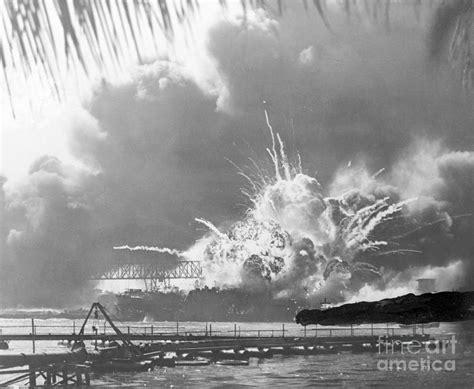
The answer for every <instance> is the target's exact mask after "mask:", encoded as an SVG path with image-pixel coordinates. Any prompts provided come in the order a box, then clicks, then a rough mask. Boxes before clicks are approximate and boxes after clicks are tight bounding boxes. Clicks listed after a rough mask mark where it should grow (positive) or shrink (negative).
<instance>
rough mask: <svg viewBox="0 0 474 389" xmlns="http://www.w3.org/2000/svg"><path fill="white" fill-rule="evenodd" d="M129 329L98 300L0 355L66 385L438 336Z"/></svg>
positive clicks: (34, 330) (2, 365)
mask: <svg viewBox="0 0 474 389" xmlns="http://www.w3.org/2000/svg"><path fill="white" fill-rule="evenodd" d="M92 313H93V314H94V317H95V322H94V323H95V324H94V325H93V326H92V327H91V329H92V332H91V333H86V324H87V320H88V319H89V317H90V316H91V315H92ZM99 314H102V315H103V316H104V319H105V322H104V326H103V327H101V328H102V333H99V330H98V327H97V319H98V317H99ZM105 323H108V324H109V326H110V328H107V327H106V325H105ZM122 328H124V327H122ZM109 329H111V330H112V331H109ZM124 329H125V331H123V330H121V329H120V328H119V327H117V326H116V325H115V324H114V322H113V321H112V320H111V319H110V317H109V316H108V314H107V312H106V311H105V309H104V308H103V307H102V306H101V305H100V304H98V303H94V304H93V305H92V308H91V310H90V312H89V314H88V316H87V318H86V320H85V321H84V323H83V324H82V327H81V328H80V330H79V331H78V332H77V333H75V332H76V331H75V330H76V328H75V325H74V327H73V331H72V333H71V332H70V333H67V329H65V328H61V329H58V330H57V331H56V333H53V332H48V333H38V327H37V326H35V324H34V320H32V326H31V331H30V332H29V333H23V334H22V333H11V334H9V333H2V334H1V335H0V341H1V340H6V341H31V342H32V346H33V347H32V348H33V354H4V355H0V374H7V373H11V372H12V370H11V368H12V367H21V366H28V369H23V370H15V372H17V373H18V374H19V375H18V376H17V379H16V380H15V378H9V380H8V381H6V382H7V383H8V384H13V383H15V382H19V380H21V379H23V380H29V382H30V386H35V385H36V379H37V378H42V379H43V381H44V383H45V384H46V385H53V381H55V382H56V383H58V382H59V383H62V384H65V385H67V384H69V383H72V384H77V385H88V384H89V383H90V376H89V372H94V371H98V372H99V371H100V372H107V371H117V370H118V371H145V370H151V369H154V368H155V367H164V366H169V367H173V366H195V365H205V364H209V363H218V364H231V365H234V366H244V365H248V362H249V359H250V358H259V359H263V358H272V357H273V356H274V355H321V354H328V353H339V352H353V353H360V352H377V351H380V349H381V347H385V346H386V345H388V344H392V345H393V344H399V345H401V344H409V343H412V342H419V343H424V342H428V341H431V340H432V338H431V337H430V336H429V335H428V334H425V333H424V331H423V329H422V331H421V333H418V332H417V329H416V327H415V328H413V331H407V330H406V329H401V328H396V327H389V326H388V325H387V326H386V327H380V326H378V327H374V326H371V327H369V328H367V327H363V328H362V327H361V328H359V327H350V328H347V327H346V328H327V327H323V328H318V327H316V328H311V329H308V328H306V327H305V328H304V329H302V330H301V331H302V333H301V336H294V330H293V334H292V335H291V336H290V335H289V334H288V329H287V328H285V324H282V326H281V329H270V330H269V329H265V330H264V329H261V330H255V329H253V330H244V331H243V332H244V335H242V331H241V329H240V327H239V328H238V327H237V324H235V325H234V328H233V330H232V329H231V330H220V331H213V330H212V324H209V325H207V324H206V327H205V330H204V331H196V330H195V331H186V330H185V329H184V330H183V328H180V326H179V324H178V323H177V324H176V327H175V330H176V331H175V332H166V333H164V332H159V328H154V327H153V326H147V327H141V329H142V331H141V332H138V331H136V329H134V328H131V327H130V326H125V328H124ZM58 332H61V333H58ZM41 341H60V343H61V344H64V345H67V346H70V347H71V351H65V352H63V353H56V354H54V353H50V354H47V353H35V344H36V342H41ZM85 342H90V343H85ZM119 342H120V343H119ZM134 342H140V344H137V343H134ZM86 345H88V346H86ZM1 369H10V370H3V371H2V370H1ZM1 384H5V382H3V383H0V385H1Z"/></svg>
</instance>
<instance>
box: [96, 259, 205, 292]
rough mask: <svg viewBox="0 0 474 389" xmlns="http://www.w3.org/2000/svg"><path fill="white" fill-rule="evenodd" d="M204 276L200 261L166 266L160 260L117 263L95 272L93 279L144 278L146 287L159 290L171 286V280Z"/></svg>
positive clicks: (180, 262) (179, 262) (181, 262)
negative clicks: (161, 287)
mask: <svg viewBox="0 0 474 389" xmlns="http://www.w3.org/2000/svg"><path fill="white" fill-rule="evenodd" d="M201 277H202V264H201V262H200V261H178V262H177V263H176V265H174V266H173V265H171V266H170V265H167V266H164V265H163V264H162V263H160V262H146V263H117V264H115V265H114V266H113V267H111V268H109V269H107V270H105V271H102V272H100V273H96V274H94V275H93V276H92V277H91V279H92V280H143V281H144V282H145V289H146V290H148V291H150V290H158V289H159V288H160V286H170V284H171V280H177V279H199V278H201Z"/></svg>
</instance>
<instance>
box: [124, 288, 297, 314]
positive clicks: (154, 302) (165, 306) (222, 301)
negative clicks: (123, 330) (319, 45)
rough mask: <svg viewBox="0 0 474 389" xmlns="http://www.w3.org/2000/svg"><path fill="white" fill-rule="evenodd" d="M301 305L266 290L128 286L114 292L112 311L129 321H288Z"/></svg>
mask: <svg viewBox="0 0 474 389" xmlns="http://www.w3.org/2000/svg"><path fill="white" fill-rule="evenodd" d="M300 308H301V307H300V306H299V305H298V304H297V303H296V301H295V300H292V299H274V298H273V297H272V296H271V294H269V293H257V292H249V291H245V290H243V289H219V288H216V287H213V288H208V287H204V288H197V289H194V290H191V291H190V292H189V293H184V292H182V291H178V290H172V291H169V292H160V291H142V290H141V289H130V290H128V291H126V292H124V293H121V294H119V295H117V302H116V306H115V313H116V315H117V316H118V317H120V318H121V319H122V320H129V321H142V320H144V319H145V318H150V319H151V320H160V321H174V320H181V321H291V320H293V318H294V316H295V313H296V312H297V311H298V310H299V309H300Z"/></svg>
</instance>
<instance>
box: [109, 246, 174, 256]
mask: <svg viewBox="0 0 474 389" xmlns="http://www.w3.org/2000/svg"><path fill="white" fill-rule="evenodd" d="M114 250H128V251H154V252H157V253H165V254H171V255H176V256H177V257H181V256H182V255H183V253H182V252H181V251H179V250H176V249H169V248H167V247H153V246H151V247H150V246H134V247H130V246H128V245H125V246H116V247H114Z"/></svg>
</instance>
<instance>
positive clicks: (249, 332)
mask: <svg viewBox="0 0 474 389" xmlns="http://www.w3.org/2000/svg"><path fill="white" fill-rule="evenodd" d="M213 324H214V328H213ZM247 324H248V323H247ZM288 324H290V328H288ZM196 325H197V323H196V324H194V325H193V326H190V327H186V326H185V325H184V324H183V323H182V322H181V323H180V322H176V324H175V325H169V324H167V323H166V324H156V323H155V324H153V323H152V324H143V325H137V324H130V325H128V324H123V325H117V327H118V328H119V329H120V330H121V331H122V332H123V333H124V334H126V335H135V336H137V335H140V336H141V335H143V336H145V337H150V338H151V337H153V338H159V337H164V338H165V337H173V336H177V337H180V336H182V337H185V338H187V337H196V336H199V337H232V338H237V337H257V338H264V337H266V338H268V337H270V338H274V337H285V336H291V337H311V336H312V337H332V336H395V335H404V334H410V335H416V334H423V333H424V330H423V325H418V326H416V325H415V326H413V327H411V328H399V327H394V326H390V325H388V324H387V325H370V324H368V325H362V326H353V325H351V326H345V327H336V326H334V327H325V326H320V325H319V326H318V325H316V326H311V327H310V326H308V327H303V328H301V327H300V326H297V325H294V324H292V323H286V324H285V323H283V324H281V326H280V327H278V326H277V325H275V327H274V328H260V329H255V328H242V326H243V323H239V324H237V323H235V324H233V326H229V325H227V326H224V324H223V323H205V326H204V328H202V327H201V329H199V328H198V327H197V326H196ZM229 327H230V328H229ZM79 328H80V326H79V325H76V323H75V322H73V323H72V324H71V325H58V324H38V323H36V322H35V320H34V319H32V321H31V325H2V326H1V330H0V338H2V339H8V337H9V335H10V336H13V335H18V336H20V335H29V336H30V337H36V338H37V339H38V340H40V338H41V335H43V337H44V336H45V335H46V336H47V335H68V336H70V335H75V334H77V331H78V330H79ZM86 333H89V334H90V335H95V336H97V337H104V336H108V335H113V334H114V331H113V329H112V328H111V327H110V325H108V324H107V323H106V322H105V321H103V322H101V323H95V324H94V323H93V324H91V326H88V328H87V329H86Z"/></svg>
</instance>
